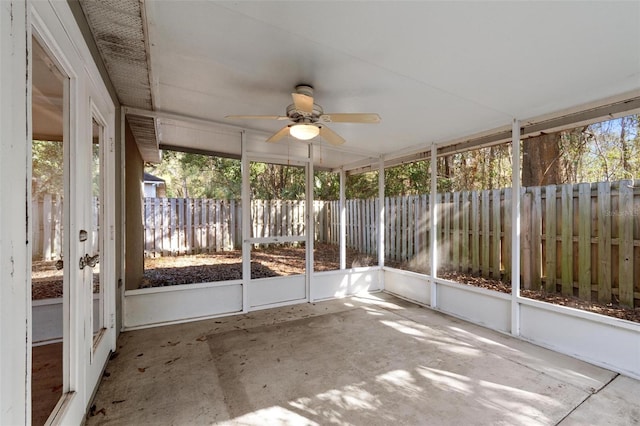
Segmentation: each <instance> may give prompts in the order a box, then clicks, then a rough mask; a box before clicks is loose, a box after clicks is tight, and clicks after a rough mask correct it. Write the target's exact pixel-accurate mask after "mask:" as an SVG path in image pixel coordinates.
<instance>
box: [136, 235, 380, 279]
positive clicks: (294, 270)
mask: <svg viewBox="0 0 640 426" xmlns="http://www.w3.org/2000/svg"><path fill="white" fill-rule="evenodd" d="M313 257H314V262H313V267H314V270H315V271H332V270H336V269H340V252H339V250H338V247H337V246H336V245H333V244H316V245H315V250H314V252H313ZM376 264H377V259H376V258H374V257H372V256H367V255H361V254H359V253H358V252H356V251H354V250H351V249H349V250H347V265H349V266H352V267H357V266H372V265H376ZM144 267H145V274H144V278H143V281H142V285H141V286H140V288H148V287H163V286H170V285H176V284H191V283H199V282H213V281H228V280H239V279H242V252H241V251H239V250H234V251H227V252H219V253H210V254H199V255H193V256H178V257H169V256H167V257H156V258H146V259H145V262H144ZM305 270H306V260H305V249H304V247H270V248H260V249H255V250H252V251H251V278H252V279H258V278H268V277H277V276H287V275H297V274H304V273H305Z"/></svg>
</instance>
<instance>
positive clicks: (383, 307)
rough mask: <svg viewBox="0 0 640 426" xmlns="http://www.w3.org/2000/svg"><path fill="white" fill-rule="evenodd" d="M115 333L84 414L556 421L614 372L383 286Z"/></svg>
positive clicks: (104, 420) (197, 419)
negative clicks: (114, 345)
mask: <svg viewBox="0 0 640 426" xmlns="http://www.w3.org/2000/svg"><path fill="white" fill-rule="evenodd" d="M118 343H119V344H118V347H119V349H118V352H117V356H116V357H115V358H114V359H113V360H111V361H110V362H109V365H108V366H107V370H106V371H107V375H106V376H105V377H104V378H103V381H102V383H101V385H100V388H99V390H98V392H97V395H96V399H95V406H96V410H95V412H96V413H97V414H96V415H94V416H92V417H90V418H89V419H88V420H87V424H88V425H99V424H110V425H130V424H175V425H183V424H184V425H186V424H188V425H192V424H194V425H195V424H209V425H210V424H224V425H240V424H242V425H264V424H270V425H271V424H296V425H298V424H303V425H304V424H329V423H335V424H370V425H388V424H391V423H395V424H510V425H513V424H528V425H529V424H557V423H558V422H560V421H561V420H562V419H565V417H567V416H568V417H567V418H566V419H565V420H564V421H565V422H566V421H569V420H570V419H572V417H571V416H577V415H578V414H579V410H578V409H576V407H580V408H582V407H583V406H585V407H588V405H587V403H589V401H591V398H594V397H596V396H600V395H601V394H603V395H604V394H605V393H604V390H606V389H607V386H609V385H607V384H608V383H609V382H610V381H611V380H612V379H614V378H615V377H616V374H615V373H613V372H611V371H608V370H605V369H602V368H599V367H594V366H592V365H589V364H586V363H584V362H581V361H578V360H575V359H572V358H570V357H567V356H564V355H560V354H557V353H554V352H552V351H549V350H546V349H542V348H539V347H536V346H533V345H531V344H528V343H526V342H522V341H519V340H517V339H514V338H511V337H509V336H506V335H502V334H499V333H495V332H492V331H490V330H486V329H484V328H482V327H478V326H475V325H472V324H469V323H466V322H464V321H461V320H457V319H454V318H451V317H448V316H446V315H443V314H440V313H438V312H434V311H431V310H429V309H425V308H421V307H418V306H417V305H414V304H411V303H408V302H405V301H403V300H400V299H397V298H395V297H393V296H390V295H387V294H383V293H378V294H375V295H368V296H363V297H353V298H345V299H340V300H333V301H328V302H321V303H315V304H303V305H295V306H289V307H284V308H277V309H270V310H265V311H258V312H253V313H250V314H247V315H238V316H231V317H225V318H220V319H216V320H207V321H199V322H194V323H189V324H180V325H173V326H166V327H158V328H154V329H147V330H138V331H132V332H126V333H123V334H122V335H121V337H120V339H119V342H118ZM616 380H617V379H616ZM629 380H630V383H629V386H631V388H632V390H634V392H635V394H636V395H637V394H638V393H639V392H640V383H639V382H637V381H634V380H631V379H629ZM612 383H615V380H614V382H612ZM595 392H598V393H595ZM627 392H629V394H631V393H630V391H629V390H627ZM594 393H595V394H594ZM585 401H586V402H585ZM594 401H595V402H597V400H595V399H594ZM595 402H594V403H595ZM581 404H582V405H581ZM102 409H104V411H101V410H102ZM598 419H599V418H598V417H597V416H594V415H593V414H592V415H590V422H589V423H590V424H598ZM603 420H604V418H603ZM604 424H606V423H604Z"/></svg>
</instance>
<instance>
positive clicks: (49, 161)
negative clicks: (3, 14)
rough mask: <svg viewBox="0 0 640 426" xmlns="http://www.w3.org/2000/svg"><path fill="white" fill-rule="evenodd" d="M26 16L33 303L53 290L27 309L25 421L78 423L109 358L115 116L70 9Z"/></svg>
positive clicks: (37, 9)
mask: <svg viewBox="0 0 640 426" xmlns="http://www.w3.org/2000/svg"><path fill="white" fill-rule="evenodd" d="M31 14H32V25H33V27H32V33H33V37H32V49H31V58H30V61H29V62H30V63H31V64H32V67H31V90H32V126H31V127H32V131H33V142H32V163H31V174H32V191H31V195H32V196H30V197H29V199H28V200H27V202H28V203H30V205H31V207H32V208H31V211H32V212H35V213H36V214H32V222H31V225H32V241H33V242H34V249H33V250H34V251H33V263H34V266H35V265H36V260H38V262H40V263H41V267H42V270H37V269H36V268H34V271H33V272H32V281H33V284H34V295H35V294H36V291H35V289H36V284H38V282H37V281H38V280H41V281H44V282H45V283H46V282H47V279H49V281H51V282H56V283H58V284H59V285H58V286H59V289H57V290H56V291H51V289H48V291H47V292H45V294H46V297H45V298H44V299H39V300H33V301H32V315H31V318H32V348H31V350H32V355H33V368H32V375H31V395H32V398H31V402H32V408H33V410H32V420H33V424H44V423H45V422H53V423H55V424H79V423H81V422H82V419H83V418H84V414H85V410H86V408H87V406H88V403H89V402H90V398H91V396H92V394H93V391H94V389H95V387H96V386H97V384H98V383H99V380H100V377H101V372H102V369H103V367H104V365H105V364H106V362H107V360H108V357H109V353H110V351H111V350H114V349H115V336H116V333H115V312H114V310H115V287H116V284H115V283H116V278H115V276H116V274H115V259H114V258H115V241H114V238H115V228H114V225H115V209H114V200H115V157H114V155H115V154H114V148H113V140H114V132H115V110H114V105H113V103H112V101H111V99H110V97H109V95H108V92H107V90H106V88H105V87H104V84H103V83H102V81H101V79H100V76H99V73H98V72H97V68H96V67H95V64H93V60H92V58H91V55H90V53H89V51H88V49H86V46H85V47H84V48H82V47H81V45H80V44H79V41H81V40H82V37H81V35H79V31H78V30H77V27H74V25H75V21H74V20H73V17H72V15H71V14H70V11H69V9H68V6H67V5H66V4H65V3H48V2H34V3H33V4H32V9H31ZM40 199H42V200H44V201H42V202H41V201H39V200H40ZM52 200H53V202H52ZM45 208H46V212H47V213H46V214H44V211H45ZM37 221H38V223H36V222H37ZM45 243H47V244H48V246H47V245H46V244H45ZM36 245H39V246H41V249H40V248H38V247H36ZM54 266H55V267H54ZM56 271H57V272H56ZM56 274H57V275H56ZM49 275H50V276H49ZM43 276H44V278H43ZM34 299H35V297H34ZM55 345H57V346H55ZM58 348H59V349H58ZM36 362H38V363H36ZM51 366H54V367H53V368H52V367H51ZM52 370H55V372H56V374H57V376H56V377H55V378H54V379H55V381H54V383H49V382H47V380H49V379H50V377H48V376H47V373H48V372H50V371H52ZM43 389H44V391H45V392H43V391H42V390H43ZM47 390H48V391H49V394H50V395H47V392H46V391H47ZM44 398H49V399H52V401H48V402H47V403H46V404H41V401H42V399H44Z"/></svg>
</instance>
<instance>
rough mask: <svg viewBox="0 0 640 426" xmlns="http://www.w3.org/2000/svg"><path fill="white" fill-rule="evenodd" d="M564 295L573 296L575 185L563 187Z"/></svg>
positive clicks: (561, 222)
mask: <svg viewBox="0 0 640 426" xmlns="http://www.w3.org/2000/svg"><path fill="white" fill-rule="evenodd" d="M560 203H561V207H562V220H561V221H560V224H561V225H562V252H561V253H562V254H561V256H562V294H563V295H564V296H572V295H573V185H572V184H570V183H569V184H566V185H563V186H562V192H561V201H560Z"/></svg>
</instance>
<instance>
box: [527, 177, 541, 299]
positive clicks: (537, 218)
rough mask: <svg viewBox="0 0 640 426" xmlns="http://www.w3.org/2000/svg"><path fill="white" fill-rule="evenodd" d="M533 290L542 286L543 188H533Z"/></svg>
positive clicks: (531, 270) (531, 271)
mask: <svg viewBox="0 0 640 426" xmlns="http://www.w3.org/2000/svg"><path fill="white" fill-rule="evenodd" d="M531 193H532V197H531V227H530V229H531V269H530V273H531V288H532V289H533V290H540V287H541V286H542V188H541V187H539V186H535V187H533V188H531Z"/></svg>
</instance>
